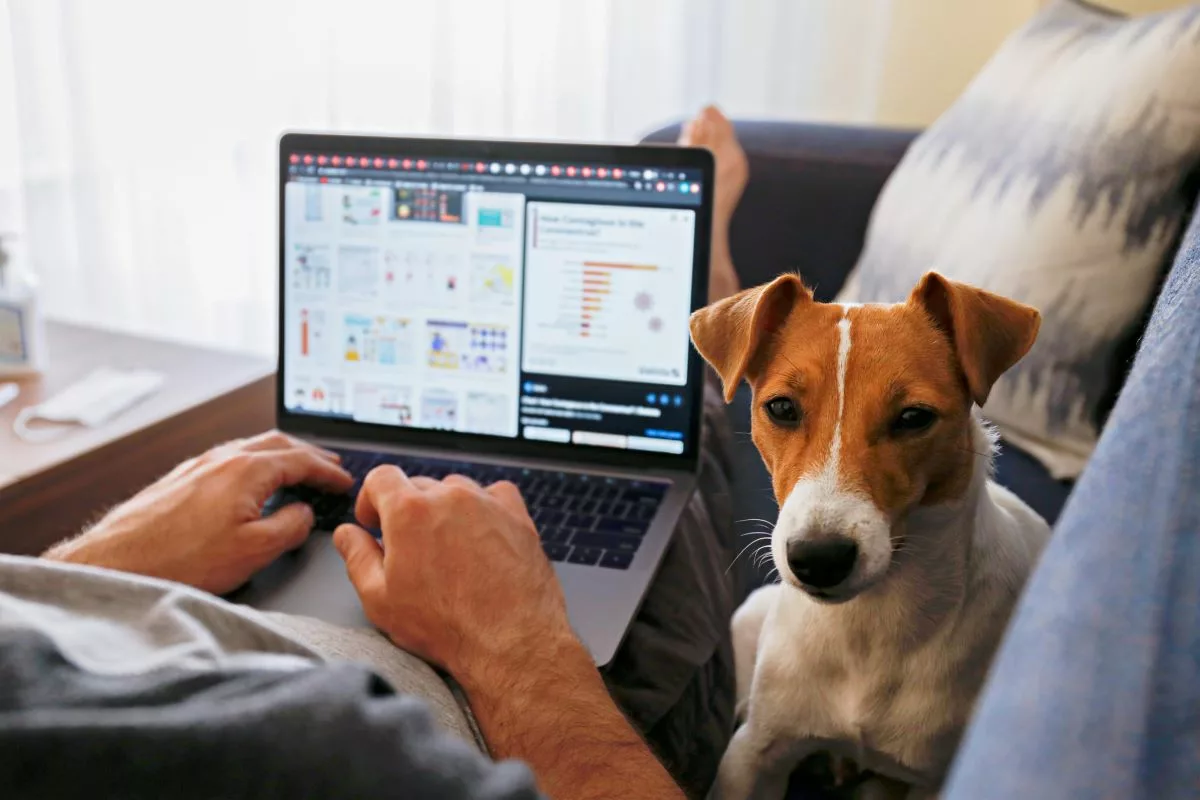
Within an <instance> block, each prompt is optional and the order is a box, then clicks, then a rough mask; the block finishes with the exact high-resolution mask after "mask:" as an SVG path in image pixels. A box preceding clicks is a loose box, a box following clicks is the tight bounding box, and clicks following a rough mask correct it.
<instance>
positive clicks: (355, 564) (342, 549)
mask: <svg viewBox="0 0 1200 800" xmlns="http://www.w3.org/2000/svg"><path fill="white" fill-rule="evenodd" d="M333 546H334V547H336V548H337V551H338V553H340V554H341V556H342V560H343V561H345V562H346V574H347V575H349V576H350V583H352V584H354V590H355V591H356V592H358V598H359V600H361V601H362V603H363V608H368V607H369V605H370V604H373V603H374V601H375V599H376V598H379V597H382V596H383V593H384V592H385V591H386V589H387V579H386V577H385V576H384V572H383V550H382V549H381V548H380V547H379V543H378V542H376V541H375V537H374V536H372V535H371V534H369V533H367V532H366V531H364V530H363V529H362V528H360V527H358V526H357V525H349V524H347V525H339V526H338V529H337V530H336V531H334V532H333Z"/></svg>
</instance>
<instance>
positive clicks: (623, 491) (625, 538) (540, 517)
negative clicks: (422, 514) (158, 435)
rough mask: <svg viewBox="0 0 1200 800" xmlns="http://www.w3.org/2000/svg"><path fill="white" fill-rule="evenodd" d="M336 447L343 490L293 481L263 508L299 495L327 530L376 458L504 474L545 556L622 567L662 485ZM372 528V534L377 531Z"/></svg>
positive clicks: (477, 475)
mask: <svg viewBox="0 0 1200 800" xmlns="http://www.w3.org/2000/svg"><path fill="white" fill-rule="evenodd" d="M338 452H339V453H340V455H341V456H342V466H343V467H345V468H346V470H347V471H348V472H350V474H351V475H353V476H354V477H355V483H354V488H352V489H351V490H350V492H349V493H348V494H344V495H335V494H326V493H324V492H320V491H317V490H315V489H311V488H308V487H304V486H293V487H289V488H287V489H284V490H282V491H280V492H278V493H277V494H276V495H275V496H274V497H272V498H271V500H270V501H268V503H267V507H266V508H265V509H264V513H270V512H271V511H273V510H275V509H277V508H281V507H282V506H284V505H287V504H288V503H292V502H304V503H308V504H309V505H310V506H312V509H313V513H314V514H315V516H316V519H317V527H318V528H320V529H322V530H329V531H332V530H333V529H334V528H336V527H337V526H338V525H340V524H342V523H343V522H355V519H354V501H355V498H356V497H357V496H358V490H359V488H360V487H361V486H362V481H363V478H364V477H366V475H367V473H368V472H370V471H371V470H372V469H373V468H374V467H377V466H379V465H381V464H395V465H396V466H398V467H400V469H402V470H404V472H405V474H407V475H410V476H414V477H415V476H418V475H425V476H428V477H430V478H435V479H438V480H441V479H442V478H444V477H446V476H447V475H452V474H458V475H466V476H467V477H469V478H471V479H473V480H474V481H476V482H477V483H479V484H481V485H483V486H487V485H488V484H490V483H495V482H496V481H504V480H506V481H511V482H512V483H514V484H516V485H517V488H519V489H520V490H521V495H522V496H523V497H524V498H525V503H526V505H527V506H528V507H529V514H530V516H532V517H533V521H534V524H536V525H537V529H538V533H539V535H540V536H541V538H542V548H543V549H544V550H545V551H546V555H547V557H549V558H550V560H551V561H566V562H568V563H571V564H583V565H587V566H599V567H606V568H608V569H627V568H628V567H629V565H630V564H631V563H632V561H633V556H634V553H636V552H637V551H638V548H639V547H640V546H641V544H642V537H644V536H645V534H646V531H647V530H649V528H650V522H651V520H653V519H654V515H655V514H656V513H657V512H658V506H659V504H660V503H661V502H662V499H663V496H664V495H665V494H666V491H667V489H668V488H669V486H670V484H667V483H663V482H660V481H641V480H625V479H622V478H608V477H603V476H597V475H581V474H578V473H573V472H558V471H556V470H541V469H532V468H528V467H512V466H497V465H494V464H479V463H471V462H467V461H452V460H448V459H440V458H428V457H425V456H413V455H399V454H396V453H376V452H370V451H364V450H340V451H338ZM373 533H375V535H377V536H378V535H379V532H378V531H373Z"/></svg>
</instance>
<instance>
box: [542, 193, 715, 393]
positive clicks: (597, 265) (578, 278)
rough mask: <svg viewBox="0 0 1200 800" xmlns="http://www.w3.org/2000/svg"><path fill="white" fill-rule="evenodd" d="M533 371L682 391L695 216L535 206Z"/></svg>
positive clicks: (665, 211)
mask: <svg viewBox="0 0 1200 800" xmlns="http://www.w3.org/2000/svg"><path fill="white" fill-rule="evenodd" d="M529 213H530V215H531V217H530V225H529V227H528V229H527V239H528V241H527V249H526V269H527V281H526V287H527V288H526V292H527V294H526V301H527V302H526V310H525V324H524V327H525V331H524V333H525V336H524V341H525V348H524V368H525V370H526V371H528V372H534V373H536V372H542V373H548V374H567V375H581V374H585V375H587V376H589V377H596V378H604V379H611V380H629V381H640V382H647V383H663V382H665V383H673V384H677V385H682V384H684V383H686V379H687V320H688V313H689V311H690V291H691V275H692V248H693V225H694V214H693V213H692V212H691V211H688V210H680V209H662V208H629V207H625V208H621V207H613V206H587V205H574V204H557V203H530V208H529Z"/></svg>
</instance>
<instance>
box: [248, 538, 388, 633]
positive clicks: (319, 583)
mask: <svg viewBox="0 0 1200 800" xmlns="http://www.w3.org/2000/svg"><path fill="white" fill-rule="evenodd" d="M227 599H229V600H230V601H231V602H234V603H240V604H242V605H247V606H252V607H254V608H257V609H260V610H262V611H280V612H283V613H285V614H301V615H303V616H306V617H316V618H317V619H322V620H325V621H326V622H332V623H335V624H338V625H346V626H351V627H356V628H361V627H370V625H371V623H370V622H368V621H367V617H366V615H365V614H363V610H362V604H361V603H360V602H359V600H358V594H356V593H355V591H354V587H353V586H352V585H351V584H350V579H349V578H348V577H346V564H345V562H344V561H342V557H341V556H340V555H338V552H337V549H336V548H334V546H333V536H331V535H330V534H328V533H319V532H314V533H313V534H312V535H311V536H309V537H308V541H306V542H305V543H304V545H303V546H302V547H300V548H299V549H298V550H295V551H293V552H291V553H286V554H284V555H283V556H280V557H279V558H278V559H276V561H275V563H273V564H271V566H269V567H267V568H266V569H264V570H263V571H262V572H260V573H258V574H257V575H255V576H254V578H253V579H251V581H250V583H248V584H246V585H245V586H243V587H242V588H241V589H238V590H237V591H236V592H234V593H233V594H231V595H229V597H228V598H227Z"/></svg>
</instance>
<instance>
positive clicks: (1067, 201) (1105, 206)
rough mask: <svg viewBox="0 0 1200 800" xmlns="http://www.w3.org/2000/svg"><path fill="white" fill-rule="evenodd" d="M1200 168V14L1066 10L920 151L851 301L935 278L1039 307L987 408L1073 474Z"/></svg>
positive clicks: (879, 219) (1014, 45) (878, 230)
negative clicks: (1023, 346)
mask: <svg viewBox="0 0 1200 800" xmlns="http://www.w3.org/2000/svg"><path fill="white" fill-rule="evenodd" d="M1198 165H1200V4H1197V5H1190V6H1186V7H1184V8H1181V9H1179V10H1177V11H1171V12H1166V13H1162V14H1154V15H1150V16H1144V17H1136V18H1125V17H1120V16H1115V15H1112V14H1110V13H1108V12H1105V11H1101V10H1099V9H1096V8H1094V7H1092V6H1088V5H1084V4H1083V3H1080V2H1076V1H1073V0H1057V2H1053V3H1051V4H1050V6H1048V7H1047V8H1046V9H1045V10H1044V11H1043V12H1042V13H1040V14H1038V15H1037V16H1036V17H1035V18H1034V19H1033V20H1032V21H1031V22H1029V23H1028V24H1027V25H1026V26H1025V27H1024V28H1023V29H1021V30H1020V31H1018V32H1017V33H1015V34H1014V35H1013V36H1012V37H1011V38H1010V39H1009V40H1008V41H1007V42H1006V43H1005V44H1004V45H1003V47H1001V49H1000V50H999V52H997V54H996V55H995V56H994V57H993V59H992V60H991V61H990V62H989V63H988V64H987V66H985V67H984V69H983V71H982V72H981V73H980V74H979V76H978V77H976V79H975V80H974V82H973V83H972V84H971V85H970V86H969V87H968V88H967V90H966V92H965V93H964V94H963V96H962V97H961V98H960V99H959V100H958V101H957V102H956V103H955V104H954V106H953V107H951V108H950V110H949V111H947V112H946V113H945V115H943V116H942V117H941V118H940V119H939V120H937V122H935V123H934V124H933V125H932V126H931V127H930V128H929V129H928V130H927V131H926V132H925V133H923V134H922V135H921V136H920V137H918V139H917V140H916V141H915V142H914V143H913V146H912V148H911V149H910V150H909V152H908V153H907V154H906V155H905V157H904V159H903V160H902V161H901V163H900V165H899V166H898V167H897V169H896V171H895V173H894V174H893V175H892V177H891V178H890V180H889V181H888V183H887V185H886V186H885V187H884V190H883V193H882V194H881V195H880V198H879V202H878V204H877V205H876V206H875V210H874V212H873V214H872V217H871V224H870V227H869V229H868V232H867V240H866V245H865V247H864V250H863V254H862V257H861V258H860V260H859V263H858V265H857V267H856V268H855V271H854V272H853V273H852V274H851V276H850V279H849V280H848V282H847V284H846V286H845V288H844V289H843V290H842V293H841V296H840V297H839V299H840V300H842V301H858V302H896V301H900V300H903V299H904V298H905V297H906V296H907V293H908V291H909V290H910V289H911V288H912V287H913V286H914V285H915V284H916V282H917V279H918V278H919V277H920V276H921V274H922V273H924V272H926V271H927V270H930V269H934V270H937V271H939V272H941V273H942V274H944V275H946V276H947V277H949V278H953V279H956V280H960V281H965V282H967V283H971V284H974V285H976V286H980V287H982V288H985V289H988V290H990V291H993V292H997V293H999V294H1003V295H1006V296H1008V297H1012V298H1015V299H1017V300H1021V301H1023V302H1026V303H1029V304H1030V305H1033V306H1035V307H1037V308H1038V309H1040V310H1041V312H1042V317H1043V320H1042V328H1041V333H1040V335H1039V337H1038V341H1037V344H1035V345H1034V347H1033V350H1032V351H1031V352H1030V353H1029V355H1027V356H1026V357H1025V358H1024V360H1022V361H1021V362H1020V363H1019V364H1018V365H1017V366H1016V367H1015V368H1014V369H1013V370H1012V371H1011V372H1009V373H1008V374H1007V375H1005V376H1004V377H1003V378H1002V379H1001V381H1000V382H999V383H997V384H996V386H995V388H994V389H993V390H992V394H991V396H990V398H989V399H988V403H987V407H986V408H985V409H984V412H985V414H986V415H987V416H988V417H989V418H990V419H991V420H992V421H993V422H995V423H996V424H997V425H998V426H999V428H1000V430H1001V433H1002V434H1003V435H1004V437H1005V438H1006V439H1008V440H1009V441H1011V442H1012V443H1013V444H1015V445H1017V446H1018V447H1020V448H1022V449H1024V450H1026V451H1027V452H1029V453H1031V454H1032V455H1034V456H1036V457H1037V458H1038V459H1039V460H1041V461H1042V463H1043V464H1045V465H1046V467H1047V468H1048V469H1049V470H1050V472H1051V473H1052V474H1053V475H1054V476H1056V477H1060V478H1064V477H1075V476H1077V475H1078V474H1079V473H1080V472H1081V471H1082V470H1083V466H1084V464H1085V463H1086V461H1087V457H1088V455H1089V454H1090V453H1091V451H1092V448H1093V446H1094V445H1095V442H1096V438H1097V435H1098V431H1097V424H1096V418H1097V415H1098V406H1099V405H1100V403H1101V401H1102V400H1103V399H1104V397H1105V394H1106V392H1108V391H1109V390H1110V387H1111V385H1112V382H1113V380H1115V379H1116V376H1115V374H1114V373H1115V371H1116V370H1118V369H1119V368H1120V365H1119V364H1118V363H1116V362H1117V358H1116V349H1117V345H1118V344H1119V343H1120V342H1121V341H1122V340H1123V339H1125V338H1127V337H1128V336H1129V335H1130V334H1131V332H1132V331H1133V330H1134V328H1135V326H1136V325H1137V324H1138V322H1139V321H1140V319H1141V317H1142V314H1143V311H1144V309H1145V308H1146V307H1147V305H1148V304H1149V302H1150V300H1151V295H1152V294H1153V292H1154V290H1155V286H1156V285H1157V281H1158V277H1159V275H1160V270H1161V267H1162V265H1163V263H1164V260H1165V259H1167V258H1168V257H1169V255H1170V254H1169V252H1168V250H1169V249H1170V247H1171V246H1172V244H1173V243H1174V242H1175V239H1176V235H1177V233H1178V231H1179V228H1180V224H1181V222H1182V220H1183V219H1184V218H1185V217H1186V215H1187V214H1188V212H1189V210H1190V207H1191V204H1192V202H1193V201H1194V196H1189V194H1188V191H1187V187H1188V186H1192V185H1194V184H1192V182H1191V180H1189V176H1194V174H1195V171H1196V169H1197V166H1198Z"/></svg>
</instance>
